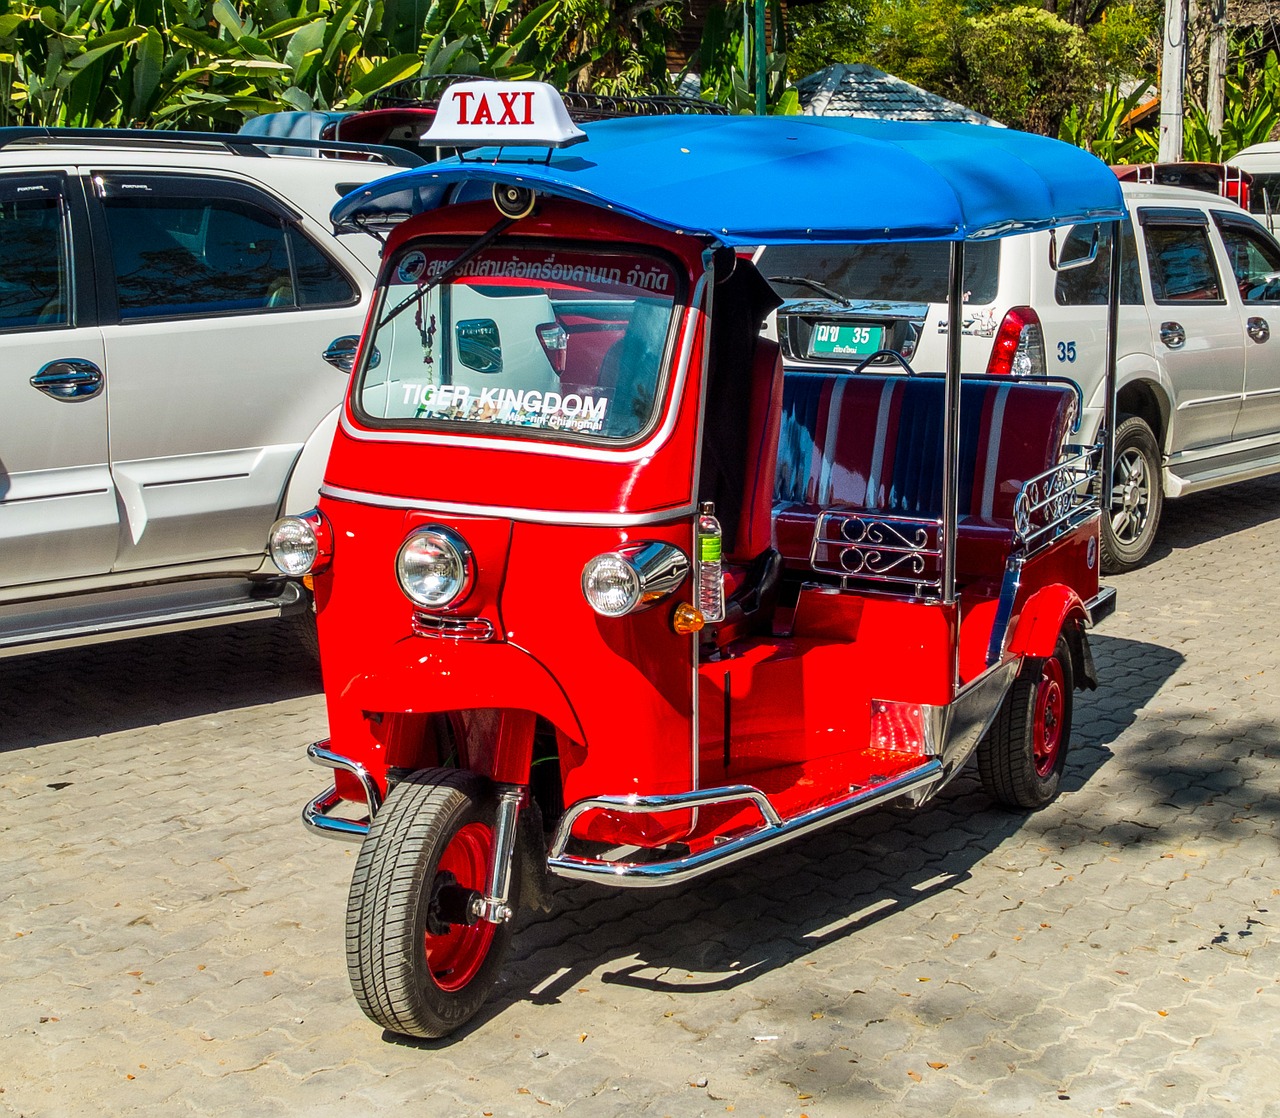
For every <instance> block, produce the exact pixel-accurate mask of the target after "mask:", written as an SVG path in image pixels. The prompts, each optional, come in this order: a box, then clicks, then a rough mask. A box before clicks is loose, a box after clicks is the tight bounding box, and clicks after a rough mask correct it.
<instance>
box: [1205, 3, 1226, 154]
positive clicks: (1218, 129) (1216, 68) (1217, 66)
mask: <svg viewBox="0 0 1280 1118" xmlns="http://www.w3.org/2000/svg"><path fill="white" fill-rule="evenodd" d="M1226 88H1227V0H1209V88H1208V89H1206V90H1205V100H1206V101H1207V102H1208V103H1209V135H1210V136H1212V137H1213V138H1214V139H1215V140H1217V141H1218V142H1219V143H1221V141H1222V115H1223V110H1222V102H1223V100H1224V98H1225V96H1226Z"/></svg>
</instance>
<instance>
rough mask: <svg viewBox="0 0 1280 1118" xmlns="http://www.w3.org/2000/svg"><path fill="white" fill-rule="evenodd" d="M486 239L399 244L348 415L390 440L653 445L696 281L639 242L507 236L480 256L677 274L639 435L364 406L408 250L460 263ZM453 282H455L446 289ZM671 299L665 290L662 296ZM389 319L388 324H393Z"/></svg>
mask: <svg viewBox="0 0 1280 1118" xmlns="http://www.w3.org/2000/svg"><path fill="white" fill-rule="evenodd" d="M478 239H479V238H476V237H466V236H458V235H455V234H448V235H434V236H433V235H429V234H428V235H425V236H420V237H414V238H412V239H410V240H406V241H403V242H401V243H399V244H397V245H396V248H395V252H394V253H393V254H391V255H388V256H387V257H386V258H385V259H384V261H383V265H382V269H381V271H380V274H379V277H378V284H377V288H376V289H375V292H374V297H373V300H372V302H371V305H370V310H369V316H368V318H367V320H366V326H365V331H366V335H365V338H364V343H365V344H362V345H361V351H360V360H359V362H358V363H357V365H356V366H355V368H354V369H352V371H351V374H350V375H351V382H350V389H349V392H348V405H349V413H348V414H349V415H350V417H351V418H352V419H354V420H355V422H356V423H357V424H358V425H359V426H360V428H362V429H364V430H366V431H368V432H370V433H376V434H379V435H384V436H385V435H391V437H393V438H395V439H396V440H397V441H399V440H401V439H404V438H406V437H408V438H410V439H416V438H419V437H421V436H423V435H429V436H434V437H436V438H441V439H453V438H459V439H464V440H466V441H467V442H473V441H474V440H479V441H481V442H483V443H487V442H490V441H491V440H493V439H495V438H496V439H498V440H500V441H501V442H502V443H503V444H516V443H521V442H523V443H534V444H552V445H554V446H557V447H569V446H574V447H579V448H588V449H591V450H627V449H630V448H633V447H636V446H638V445H640V444H642V443H644V442H646V441H648V440H649V439H650V438H651V437H652V436H653V435H654V433H655V431H657V430H658V429H659V427H660V426H661V425H662V423H663V417H664V416H665V415H666V414H667V412H668V410H669V409H670V407H671V400H670V398H669V395H670V390H671V385H672V383H673V380H675V381H676V382H679V381H680V380H682V378H676V377H674V373H675V371H676V370H675V368H674V366H675V364H676V359H677V358H678V357H679V356H680V354H679V346H680V339H681V337H683V336H684V335H685V332H686V331H685V322H686V318H687V314H688V311H689V309H690V305H691V304H690V286H691V285H690V280H689V274H688V268H687V266H686V264H685V262H684V261H682V260H681V259H680V257H679V256H677V255H676V254H674V253H672V252H670V251H667V250H665V249H663V248H659V247H657V246H655V245H652V244H645V243H643V242H633V241H625V242H621V241H599V240H590V239H577V238H574V239H560V238H556V239H554V240H553V241H548V240H547V239H545V238H541V237H505V236H504V237H500V238H499V239H498V240H496V241H493V242H492V243H490V244H487V245H485V246H484V248H483V249H482V250H481V251H480V252H478V253H475V254H474V256H475V258H476V259H482V258H483V257H484V255H485V254H486V253H488V252H508V251H517V252H519V251H526V252H540V253H545V252H547V251H549V250H555V251H565V252H577V253H584V254H588V255H595V256H602V257H603V256H623V255H625V256H630V257H633V258H639V259H641V260H644V261H646V262H648V261H653V262H655V263H660V264H662V265H664V266H665V267H667V268H669V269H670V271H671V272H672V274H673V276H674V281H675V283H674V291H673V292H672V293H671V295H670V298H671V309H670V312H669V319H668V322H667V328H666V336H665V338H664V340H663V343H662V350H661V357H660V359H659V365H658V375H657V379H656V381H655V383H654V406H653V407H652V409H651V410H650V413H649V416H648V418H647V419H646V421H645V422H644V424H643V425H642V426H641V427H640V429H639V430H638V431H637V432H636V433H635V434H633V435H628V436H626V437H622V438H620V437H617V436H613V435H607V434H603V433H592V432H581V431H577V432H575V431H566V430H564V429H562V428H553V427H534V426H522V425H519V424H505V423H492V422H477V421H470V420H463V419H447V420H442V419H433V418H430V417H428V416H423V417H420V418H406V417H393V418H381V417H378V416H374V415H371V414H369V413H368V412H367V411H366V410H365V409H364V407H362V405H361V388H362V385H363V383H364V376H365V374H366V372H367V371H368V369H369V362H370V357H371V355H372V353H373V352H374V349H375V346H376V338H377V331H378V329H380V328H381V326H382V325H385V322H384V317H385V316H386V315H387V313H388V311H389V310H391V309H393V308H394V304H392V303H390V302H389V300H390V298H391V292H392V283H391V280H392V277H394V275H395V268H396V267H397V265H398V262H399V261H400V260H402V259H404V258H405V257H406V256H407V255H408V254H409V253H411V252H414V251H417V250H422V251H425V252H428V253H440V252H441V250H444V253H445V254H448V253H454V255H455V259H458V258H462V257H464V256H467V255H468V254H469V250H470V249H471V248H472V247H473V246H474V245H475V243H476V241H477V240H478ZM452 283H453V278H450V279H449V280H447V281H446V283H445V284H444V285H442V286H446V287H447V286H449V285H451V284H452ZM663 294H666V293H663ZM388 321H389V320H388Z"/></svg>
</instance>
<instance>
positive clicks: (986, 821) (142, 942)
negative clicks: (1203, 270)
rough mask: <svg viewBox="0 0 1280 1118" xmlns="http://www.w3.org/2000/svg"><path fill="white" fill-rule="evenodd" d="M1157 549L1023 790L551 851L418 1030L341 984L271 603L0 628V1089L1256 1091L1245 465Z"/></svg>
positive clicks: (1272, 953) (1063, 1108)
mask: <svg viewBox="0 0 1280 1118" xmlns="http://www.w3.org/2000/svg"><path fill="white" fill-rule="evenodd" d="M1157 547H1158V551H1157V554H1156V556H1155V561H1154V562H1153V563H1152V564H1151V565H1150V566H1148V567H1147V568H1146V569H1144V570H1142V571H1139V572H1136V573H1134V574H1130V575H1127V576H1124V577H1121V578H1117V579H1114V580H1112V581H1113V583H1114V584H1115V585H1116V586H1117V587H1118V589H1119V592H1120V608H1119V611H1118V612H1117V613H1116V614H1115V615H1114V616H1113V617H1112V618H1110V619H1109V620H1108V621H1106V622H1105V623H1104V624H1103V625H1102V626H1101V627H1100V629H1099V630H1098V631H1097V632H1096V633H1095V634H1094V637H1093V647H1094V652H1095V656H1096V659H1097V662H1098V667H1099V670H1100V674H1101V676H1102V679H1103V685H1102V688H1101V689H1100V690H1099V691H1098V692H1096V693H1093V694H1087V695H1082V696H1078V702H1077V706H1076V718H1075V749H1074V751H1073V753H1072V754H1071V758H1070V761H1069V768H1068V774H1067V779H1066V784H1065V793H1064V794H1063V795H1062V796H1061V797H1060V798H1059V799H1058V801H1057V802H1056V803H1054V804H1053V805H1052V806H1051V807H1049V808H1048V809H1047V810H1045V811H1043V812H1041V813H1039V814H1037V815H1033V816H1031V817H1029V818H1020V817H1018V816H1015V815H1011V814H1008V813H1005V812H1002V811H998V810H996V809H994V808H993V807H992V805H991V804H990V802H989V801H988V800H987V799H986V797H985V796H984V795H983V793H982V792H981V790H980V788H979V787H978V783H977V781H976V779H975V778H974V777H972V776H969V775H965V776H963V777H961V778H960V779H958V780H957V781H955V782H953V784H952V785H951V786H949V787H948V789H947V790H946V791H945V792H944V793H943V794H942V795H941V796H940V797H939V798H938V799H936V800H934V801H933V802H932V803H931V804H930V805H929V806H927V807H926V808H925V809H924V810H922V811H919V812H910V811H907V810H905V809H903V808H890V809H885V810H880V811H877V812H875V813H872V814H870V815H866V816H862V817H859V818H858V819H856V820H854V821H853V822H850V823H848V824H845V825H841V826H837V827H834V828H831V829H829V830H827V831H824V832H821V833H819V834H817V835H815V836H812V837H810V838H809V839H807V840H801V841H799V842H797V843H795V844H793V845H791V846H790V847H786V848H783V850H782V851H781V852H780V853H775V854H773V855H771V856H766V857H765V858H764V859H762V860H757V861H755V862H748V863H740V864H739V865H737V866H735V867H730V868H727V869H725V870H723V871H721V872H720V873H718V874H717V875H715V876H712V877H709V878H706V879H703V880H701V881H699V882H696V883H694V884H692V885H689V886H687V887H684V888H681V889H676V890H672V891H666V892H660V893H653V892H646V893H643V894H637V893H622V894H617V893H611V892H608V891H605V890H604V889H602V888H599V887H596V886H586V885H573V886H568V885H561V886H559V887H558V890H557V894H556V898H555V911H554V912H553V913H552V915H551V916H549V917H539V918H537V919H536V920H535V921H532V922H528V923H526V924H525V926H524V927H523V928H522V929H521V930H520V932H519V933H518V935H517V939H516V942H515V954H514V958H513V959H512V960H511V962H510V964H509V965H508V967H507V968H506V972H505V978H504V981H503V984H502V986H501V987H500V989H499V990H498V992H497V995H496V996H495V997H494V998H493V999H492V1002H491V1004H490V1007H489V1009H488V1011H487V1012H486V1013H484V1014H483V1015H482V1016H481V1017H480V1018H479V1019H478V1020H477V1021H476V1022H475V1023H474V1024H473V1025H472V1027H471V1028H470V1029H469V1030H468V1031H466V1032H465V1033H464V1034H463V1035H461V1036H458V1037H456V1038H454V1039H453V1040H452V1041H449V1042H436V1043H406V1042H403V1041H399V1040H396V1039H394V1038H391V1037H389V1036H386V1035H383V1034H382V1033H381V1032H380V1030H378V1029H377V1028H375V1027H374V1026H372V1025H371V1024H370V1023H369V1022H368V1021H366V1020H365V1019H364V1017H363V1016H362V1015H361V1014H360V1011H359V1010H358V1008H357V1007H356V1005H355V1002H354V1000H353V999H352V997H351V993H350V990H349V988H348V986H347V981H346V976H345V966H344V962H343V944H342V922H343V918H342V914H343V907H344V903H345V896H346V887H347V882H348V879H349V877H350V873H351V868H352V864H353V860H354V849H353V848H352V847H350V846H347V845H345V844H339V843H332V842H323V841H320V840H317V839H314V838H312V837H310V836H308V835H307V834H305V833H304V831H303V829H302V827H301V826H300V825H299V823H298V821H297V814H298V809H299V806H300V804H301V803H302V801H303V800H304V799H305V798H307V797H308V796H310V795H312V794H314V792H316V791H318V790H319V787H320V785H321V783H322V782H323V780H324V774H323V773H322V772H321V771H320V770H318V769H315V768H313V767H311V766H309V765H308V764H307V763H306V762H305V760H304V759H303V747H304V746H305V744H306V743H307V742H309V741H311V740H314V739H316V738H320V737H323V736H324V734H325V720H324V711H323V706H322V703H321V699H320V696H319V694H318V693H317V681H316V678H315V675H314V672H313V669H312V668H311V667H310V666H309V665H308V664H307V662H306V661H305V659H304V658H303V657H302V656H301V655H300V654H298V653H297V652H295V651H294V646H293V645H292V643H291V642H290V640H289V637H288V634H287V633H286V632H284V631H283V630H280V629H276V628H273V627H271V626H247V627H241V628H236V629H226V630H222V631H216V630H211V631H207V632H204V633H197V634H193V635H184V636H180V637H168V638H161V639H155V640H150V641H135V642H129V643H125V644H117V645H106V646H100V647H99V648H96V649H87V650H80V651H76V652H67V653H59V654H51V655H45V656H41V657H36V658H30V659H25V660H9V661H0V830H2V832H3V842H2V844H0V895H2V896H3V897H4V905H3V912H2V913H0V977H2V978H3V983H2V984H0V1054H2V1058H0V1092H2V1093H0V1112H7V1113H9V1114H20V1115H27V1116H30V1118H34V1116H46V1115H73V1116H79V1115H94V1114H108V1113H109V1114H113V1115H115V1114H129V1113H152V1114H158V1115H166V1116H168V1115H176V1116H181V1115H186V1114H195V1115H236V1116H240V1115H272V1116H278V1115H281V1114H303V1113H306V1114H308V1115H310V1114H319V1115H326V1114H333V1115H344V1116H345V1115H349V1114H359V1115H370V1114H372V1115H377V1114H386V1113H391V1112H395V1111H403V1112H404V1113H413V1114H423V1115H430V1116H432V1118H435V1116H445V1118H449V1116H453V1115H465V1116H473V1115H489V1114H492V1115H517V1116H525V1115H543V1114H547V1113H567V1114H571V1115H586V1116H592V1118H594V1116H597V1115H601V1116H612V1115H618V1116H621V1115H627V1116H630V1115H671V1116H673V1118H679V1116H685V1115H716V1114H723V1113H726V1112H733V1113H735V1114H736V1115H753V1116H754V1115H767V1116H773V1115H801V1114H807V1115H810V1116H811V1118H820V1116H829V1115H837V1116H838V1115H895V1116H897V1115H904V1114H905V1115H917V1114H919V1115H930V1116H931V1118H932V1116H941V1115H956V1116H985V1115H1013V1114H1032V1113H1034V1114H1036V1115H1041V1114H1046V1115H1054V1114H1061V1115H1085V1114H1090V1115H1092V1114H1104V1115H1126V1116H1129V1115H1132V1116H1139V1115H1153V1114H1170V1115H1182V1116H1186V1118H1193V1116H1196V1118H1198V1116H1207V1115H1226V1114H1231V1115H1233V1116H1240V1115H1243V1116H1250V1115H1278V1114H1280V1055H1278V1053H1277V1047H1276V1041H1277V1037H1278V1036H1280V936H1278V935H1277V927H1280V843H1278V842H1277V838H1278V831H1280V828H1278V827H1277V817H1278V816H1280V800H1278V799H1277V793H1276V789H1277V778H1278V777H1280V745H1278V744H1277V726H1278V725H1280V685H1278V684H1277V676H1278V675H1280V641H1278V640H1277V629H1280V613H1278V612H1277V610H1276V595H1275V589H1274V584H1275V576H1276V572H1277V570H1278V564H1277V560H1276V556H1277V555H1278V554H1280V480H1275V479H1273V480H1270V481H1263V482H1255V483H1250V484H1246V485H1242V486H1237V487H1235V488H1233V489H1229V490H1225V491H1220V492H1217V493H1212V494H1206V495H1203V496H1199V497H1193V498H1188V499H1186V500H1183V501H1180V502H1174V503H1171V504H1170V505H1168V506H1167V508H1166V517H1165V524H1164V528H1163V538H1162V540H1161V541H1160V543H1159V544H1158V545H1157Z"/></svg>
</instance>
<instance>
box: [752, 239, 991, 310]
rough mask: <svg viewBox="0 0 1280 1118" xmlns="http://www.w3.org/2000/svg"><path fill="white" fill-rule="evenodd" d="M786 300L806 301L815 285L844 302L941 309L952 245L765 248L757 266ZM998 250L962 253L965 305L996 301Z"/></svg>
mask: <svg viewBox="0 0 1280 1118" xmlns="http://www.w3.org/2000/svg"><path fill="white" fill-rule="evenodd" d="M757 266H758V267H759V269H760V271H761V273H762V274H763V275H764V276H765V277H766V278H767V279H768V280H769V282H770V283H771V284H772V285H773V287H774V288H775V289H776V290H777V292H778V293H779V294H780V295H781V296H783V298H786V299H810V298H814V297H815V296H816V295H819V294H820V291H819V289H816V288H814V287H813V286H811V284H808V283H803V282H787V281H786V280H784V279H782V278H780V277H788V278H789V279H790V280H792V281H802V280H809V281H817V282H818V283H820V284H823V285H824V286H826V287H827V288H829V289H831V290H833V291H835V292H837V293H838V294H839V295H840V296H841V297H843V298H845V299H872V300H893V301H898V302H918V303H945V302H946V301H947V278H948V276H949V275H950V271H951V242H950V241H899V242H896V243H894V244H869V245H780V246H778V247H776V248H772V247H771V248H766V249H765V250H764V251H763V253H761V255H760V260H759V261H758V265H757ZM999 281H1000V245H999V242H997V241H973V242H970V243H969V244H967V245H965V250H964V288H965V290H964V301H965V302H966V303H975V304H976V303H991V302H994V301H995V297H996V289H997V287H998V285H999Z"/></svg>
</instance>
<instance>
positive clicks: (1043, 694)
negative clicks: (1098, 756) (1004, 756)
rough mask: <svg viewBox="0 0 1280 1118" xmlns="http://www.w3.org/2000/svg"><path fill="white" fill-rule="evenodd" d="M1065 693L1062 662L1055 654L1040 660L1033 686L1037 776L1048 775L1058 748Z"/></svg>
mask: <svg viewBox="0 0 1280 1118" xmlns="http://www.w3.org/2000/svg"><path fill="white" fill-rule="evenodd" d="M1066 706H1067V693H1066V688H1065V687H1064V681H1063V676H1062V665H1061V664H1060V663H1059V662H1058V658H1057V657H1056V656H1050V657H1049V659H1047V660H1046V661H1045V662H1044V669H1043V670H1042V671H1041V673H1040V685H1039V687H1037V688H1036V716H1035V717H1036V721H1035V741H1034V742H1033V744H1032V754H1033V758H1034V761H1035V766H1036V775H1037V776H1042V777H1043V776H1048V775H1049V774H1050V773H1051V772H1053V770H1054V766H1056V765H1057V763H1058V755H1059V754H1060V753H1061V752H1062V719H1063V716H1064V715H1065V714H1066Z"/></svg>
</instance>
